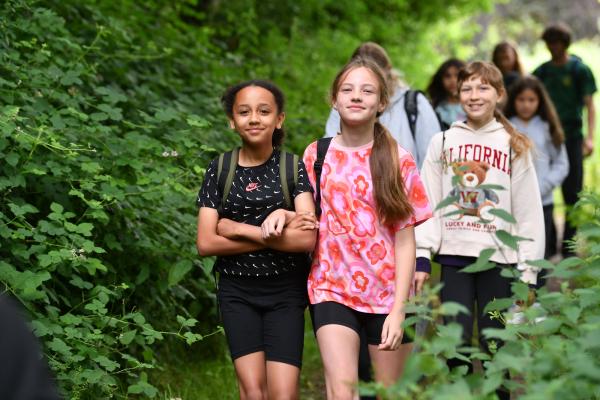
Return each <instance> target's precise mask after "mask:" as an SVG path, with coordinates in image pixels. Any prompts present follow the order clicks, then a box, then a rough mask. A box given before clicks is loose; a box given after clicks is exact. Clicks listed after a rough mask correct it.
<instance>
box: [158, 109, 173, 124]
mask: <svg viewBox="0 0 600 400" xmlns="http://www.w3.org/2000/svg"><path fill="white" fill-rule="evenodd" d="M154 117H155V118H156V119H158V120H159V121H163V122H168V121H171V120H173V119H176V118H177V111H176V110H175V109H173V108H165V109H161V110H158V111H157V112H156V114H155V115H154Z"/></svg>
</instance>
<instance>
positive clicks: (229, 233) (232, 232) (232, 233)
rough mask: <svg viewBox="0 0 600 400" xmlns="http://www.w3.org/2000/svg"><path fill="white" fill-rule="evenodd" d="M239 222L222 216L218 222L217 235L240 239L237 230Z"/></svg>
mask: <svg viewBox="0 0 600 400" xmlns="http://www.w3.org/2000/svg"><path fill="white" fill-rule="evenodd" d="M238 225H239V223H238V222H235V221H232V220H230V219H227V218H221V219H220V220H219V222H218V223H217V235H219V236H223V237H225V238H227V239H230V240H237V239H239V233H238V231H237V228H238Z"/></svg>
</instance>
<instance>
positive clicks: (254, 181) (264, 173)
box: [197, 150, 312, 276]
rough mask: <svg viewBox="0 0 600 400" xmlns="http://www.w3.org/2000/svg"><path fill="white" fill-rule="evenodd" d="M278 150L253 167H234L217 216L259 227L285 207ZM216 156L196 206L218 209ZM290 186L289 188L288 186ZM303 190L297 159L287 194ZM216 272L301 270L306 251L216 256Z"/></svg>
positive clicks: (305, 180) (306, 188)
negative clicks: (293, 183) (295, 175)
mask: <svg viewBox="0 0 600 400" xmlns="http://www.w3.org/2000/svg"><path fill="white" fill-rule="evenodd" d="M279 157H280V152H279V151H277V150H276V151H273V154H272V155H271V157H270V158H269V159H268V160H267V161H266V162H265V163H264V164H261V165H258V166H255V167H241V166H239V165H238V166H236V169H235V176H234V178H233V182H232V184H231V190H230V191H229V196H228V197H227V199H226V200H225V204H224V205H223V207H222V208H223V212H222V215H220V217H221V218H229V219H231V220H233V221H236V222H243V223H246V224H250V225H255V226H260V225H261V224H262V223H263V221H264V220H265V219H266V218H267V216H268V215H269V214H271V213H272V212H273V211H275V210H277V209H278V208H285V205H284V196H283V192H282V188H281V180H280V178H279ZM217 165H218V159H216V158H215V159H214V160H212V161H211V162H210V164H209V166H208V169H207V170H206V175H205V176H204V182H203V184H202V187H201V188H200V192H199V193H198V200H197V205H198V207H210V208H214V209H218V208H219V205H220V204H221V198H222V196H223V194H222V191H221V189H220V188H219V185H218V181H219V177H218V176H217ZM290 189H291V188H290ZM303 192H312V187H311V186H310V183H309V181H308V175H307V174H306V169H305V167H304V163H303V162H302V160H301V159H300V160H299V161H298V183H297V184H296V187H295V188H294V190H293V191H291V197H292V198H295V197H296V196H297V195H299V194H300V193H303ZM215 268H216V269H217V271H219V272H220V273H223V274H227V275H241V276H268V275H277V274H281V273H287V272H290V271H296V272H304V271H305V270H306V269H307V268H308V255H307V254H306V253H288V252H282V251H277V250H273V249H263V250H259V251H253V252H249V253H243V254H237V255H232V256H219V257H217V261H216V263H215Z"/></svg>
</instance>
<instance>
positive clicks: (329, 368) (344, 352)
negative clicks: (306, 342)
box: [317, 324, 360, 400]
mask: <svg viewBox="0 0 600 400" xmlns="http://www.w3.org/2000/svg"><path fill="white" fill-rule="evenodd" d="M317 342H318V343H319V350H320V352H321V359H322V360H323V367H324V368H325V385H326V386H327V399H329V400H358V391H357V390H356V385H357V383H358V349H359V343H360V341H359V337H358V334H357V333H356V332H355V331H353V330H352V329H350V328H348V327H346V326H342V325H336V324H329V325H324V326H322V327H320V328H319V330H318V331H317Z"/></svg>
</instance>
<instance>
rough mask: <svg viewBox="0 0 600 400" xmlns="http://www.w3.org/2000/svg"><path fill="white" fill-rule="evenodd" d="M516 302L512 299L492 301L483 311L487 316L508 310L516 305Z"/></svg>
mask: <svg viewBox="0 0 600 400" xmlns="http://www.w3.org/2000/svg"><path fill="white" fill-rule="evenodd" d="M514 302H515V301H514V300H513V299H511V298H504V299H494V300H492V301H490V302H489V303H487V305H486V306H485V308H484V309H483V313H484V314H487V313H489V312H490V311H502V310H506V309H507V308H508V307H510V306H512V305H513V304H514Z"/></svg>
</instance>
